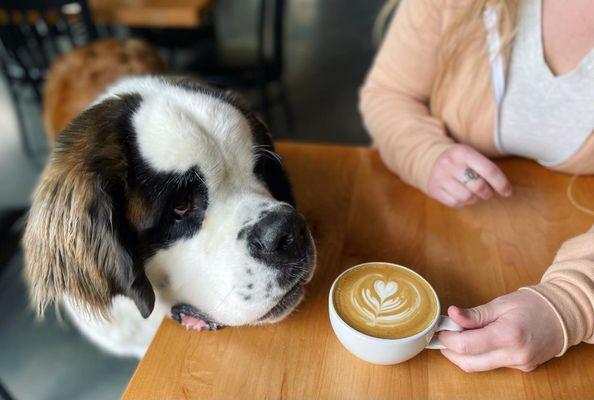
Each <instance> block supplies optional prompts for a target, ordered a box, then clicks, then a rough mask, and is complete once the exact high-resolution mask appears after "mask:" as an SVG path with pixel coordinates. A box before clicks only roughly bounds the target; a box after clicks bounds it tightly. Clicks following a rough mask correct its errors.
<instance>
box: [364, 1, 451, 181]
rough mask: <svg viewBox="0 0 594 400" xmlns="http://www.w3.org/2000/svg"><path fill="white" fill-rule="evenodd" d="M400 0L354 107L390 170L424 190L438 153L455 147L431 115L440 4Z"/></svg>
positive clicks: (438, 121)
mask: <svg viewBox="0 0 594 400" xmlns="http://www.w3.org/2000/svg"><path fill="white" fill-rule="evenodd" d="M437 1H439V0H404V1H403V2H402V4H401V5H400V7H399V9H398V11H397V13H396V15H395V17H394V18H393V20H392V22H391V25H390V27H389V29H388V32H387V35H386V37H385V39H384V41H383V43H382V46H381V48H380V50H379V52H378V53H377V55H376V57H375V60H374V62H373V65H372V67H371V70H370V71H369V73H368V76H367V78H366V81H365V83H364V85H363V87H362V88H361V90H360V100H359V109H360V111H361V114H362V116H363V121H364V124H365V127H366V128H367V130H368V132H369V134H370V135H371V137H372V138H373V141H374V143H375V145H376V146H377V147H378V149H379V152H380V155H381V157H382V159H383V161H384V163H385V164H386V165H387V167H388V168H389V169H391V170H392V171H393V172H395V173H396V174H398V175H399V176H400V177H401V179H402V180H404V181H405V182H407V183H409V184H411V185H413V186H415V187H417V188H419V189H421V190H423V191H425V190H426V186H427V181H428V179H429V174H430V172H431V169H432V168H433V165H434V163H435V161H436V160H437V158H438V157H439V155H440V154H441V153H442V152H443V151H444V150H446V149H448V148H449V147H451V146H453V145H454V141H453V140H452V139H451V138H450V137H448V135H447V133H446V128H445V126H444V123H443V122H442V121H441V120H440V119H439V118H436V117H433V116H431V114H430V111H429V98H430V95H431V89H432V87H433V83H434V79H435V72H436V65H437V48H438V45H439V40H440V35H441V29H442V27H441V25H442V21H441V20H442V13H443V6H442V5H439V4H436V2H437Z"/></svg>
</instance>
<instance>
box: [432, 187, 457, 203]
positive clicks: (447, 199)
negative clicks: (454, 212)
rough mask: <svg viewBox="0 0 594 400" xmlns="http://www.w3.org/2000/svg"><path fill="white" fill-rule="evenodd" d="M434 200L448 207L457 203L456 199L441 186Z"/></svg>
mask: <svg viewBox="0 0 594 400" xmlns="http://www.w3.org/2000/svg"><path fill="white" fill-rule="evenodd" d="M436 200H438V201H439V202H440V203H442V204H445V205H446V206H448V207H456V206H457V204H458V201H457V200H456V199H455V198H453V197H452V195H450V194H449V193H448V192H447V191H446V190H445V189H443V188H441V189H440V190H439V192H438V193H437V196H436Z"/></svg>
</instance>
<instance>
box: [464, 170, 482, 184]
mask: <svg viewBox="0 0 594 400" xmlns="http://www.w3.org/2000/svg"><path fill="white" fill-rule="evenodd" d="M480 177H481V176H480V175H479V174H477V173H476V171H475V170H473V169H472V168H466V169H465V170H464V176H463V177H462V182H464V184H465V185H466V184H467V183H468V182H470V181H474V180H476V179H478V178H480Z"/></svg>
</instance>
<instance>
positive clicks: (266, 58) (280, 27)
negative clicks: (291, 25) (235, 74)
mask: <svg viewBox="0 0 594 400" xmlns="http://www.w3.org/2000/svg"><path fill="white" fill-rule="evenodd" d="M284 35H285V0H260V10H259V15H258V58H259V61H260V64H261V65H263V64H265V63H266V64H268V65H271V66H272V68H273V69H274V72H276V73H280V71H282V69H283V51H284V49H283V43H284Z"/></svg>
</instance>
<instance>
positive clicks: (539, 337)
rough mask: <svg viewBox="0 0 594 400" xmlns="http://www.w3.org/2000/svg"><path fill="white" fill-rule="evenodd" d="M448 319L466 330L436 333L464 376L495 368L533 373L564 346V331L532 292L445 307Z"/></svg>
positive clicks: (557, 320) (542, 300) (544, 303)
mask: <svg viewBox="0 0 594 400" xmlns="http://www.w3.org/2000/svg"><path fill="white" fill-rule="evenodd" d="M448 314H449V316H450V318H452V319H453V320H454V322H456V323H457V324H458V325H460V326H462V327H463V328H466V329H468V330H467V331H463V332H446V331H444V332H441V333H440V334H439V341H440V342H441V343H442V344H443V345H444V346H446V347H447V349H445V350H442V351H441V352H442V353H443V355H444V356H446V357H447V358H448V359H449V360H450V361H451V362H453V363H454V364H456V365H458V366H459V367H460V368H462V369H463V370H464V371H466V372H476V371H487V370H491V369H495V368H500V367H509V368H516V369H519V370H522V371H526V372H527V371H532V370H533V369H535V368H536V367H537V366H539V365H540V364H542V363H544V362H545V361H548V360H550V359H551V358H553V357H555V356H556V355H557V354H558V353H559V352H560V351H561V349H562V348H563V329H562V327H561V323H560V322H559V319H558V318H557V316H556V315H555V312H554V311H553V309H552V308H551V307H550V306H549V305H548V304H547V303H546V302H545V300H544V299H542V298H540V296H538V295H537V294H535V293H533V292H530V291H528V290H519V291H517V292H514V293H510V294H507V295H505V296H501V297H498V298H496V299H495V300H493V301H491V302H490V303H487V304H485V305H482V306H478V307H474V308H469V309H461V308H458V307H455V306H450V308H449V309H448Z"/></svg>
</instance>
